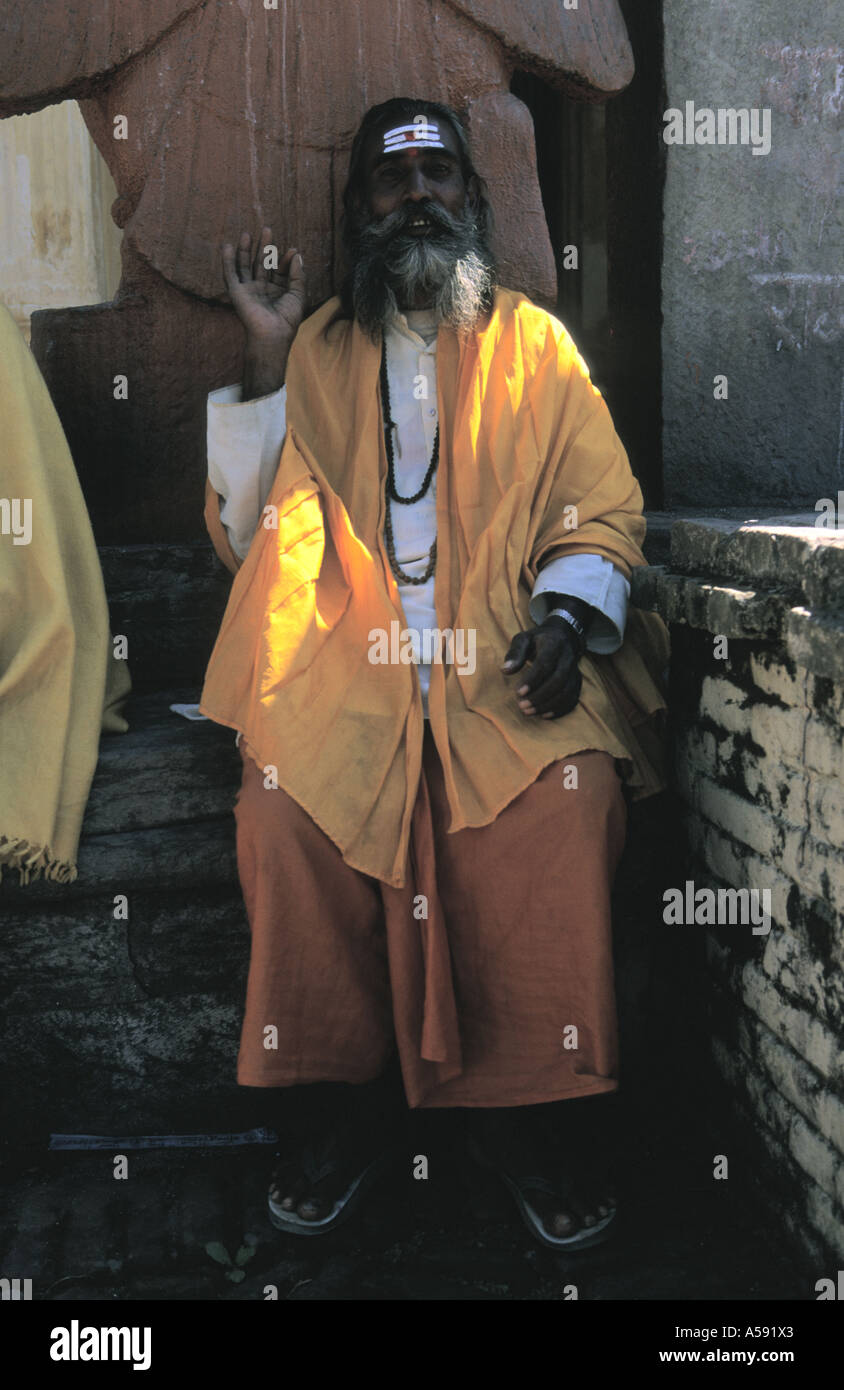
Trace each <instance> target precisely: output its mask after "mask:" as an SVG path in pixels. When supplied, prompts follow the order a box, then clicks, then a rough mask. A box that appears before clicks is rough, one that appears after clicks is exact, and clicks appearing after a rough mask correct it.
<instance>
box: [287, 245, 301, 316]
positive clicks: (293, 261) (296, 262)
mask: <svg viewBox="0 0 844 1390" xmlns="http://www.w3.org/2000/svg"><path fill="white" fill-rule="evenodd" d="M288 267H289V269H288ZM282 268H283V269H287V271H288V275H289V277H290V285H289V288H290V293H291V294H295V295H297V296H298V297H299V298H300V299H301V301H302V303H303V304H304V303H305V262H304V260H303V259H302V253H301V251H298V250H297V249H296V247H295V246H294V247H293V248H292V249H291V250H290V251H288V252H287V255H286V256H285V258H284V261H283V263H282Z"/></svg>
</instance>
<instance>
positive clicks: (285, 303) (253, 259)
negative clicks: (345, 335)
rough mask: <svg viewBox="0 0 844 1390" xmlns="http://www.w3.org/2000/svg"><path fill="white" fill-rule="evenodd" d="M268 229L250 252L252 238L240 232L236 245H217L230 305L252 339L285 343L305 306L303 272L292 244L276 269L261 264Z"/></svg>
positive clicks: (269, 239)
mask: <svg viewBox="0 0 844 1390" xmlns="http://www.w3.org/2000/svg"><path fill="white" fill-rule="evenodd" d="M272 244H273V243H272V231H271V229H270V228H269V227H263V228H262V230H261V235H260V237H258V238H257V241H256V245H255V251H254V255H253V251H252V237H251V235H250V234H249V232H242V233H241V237H240V241H239V243H238V245H237V248H236V249H235V247H233V246H232V245H231V244H230V243H229V242H226V243H225V245H224V246H223V247H222V248H221V255H222V260H223V276H224V278H225V281H226V289H227V290H228V292H229V298H230V299H231V302H232V306H233V307H234V310H235V312H236V313H237V316H238V318H239V319H240V321H241V323H242V324H243V326H244V328H245V329H246V333H247V336H248V337H249V338H250V339H251V340H252V341H253V342H256V343H257V342H261V343H265V344H267V345H268V346H270V345H282V344H285V343H287V344H289V343H290V342H292V340H293V338H294V337H295V336H296V330H297V329H298V327H299V324H300V323H301V322H302V315H303V313H304V309H305V272H304V267H303V264H302V257H301V255H300V253H299V252H298V251H297V249H296V247H291V248H290V249H289V250H288V251H287V252H286V253H285V255H284V258H283V260H282V261H281V262H280V263H279V266H278V268H277V269H276V270H268V269H267V268H266V266H265V259H266V256H265V252H266V248H267V246H271V245H272Z"/></svg>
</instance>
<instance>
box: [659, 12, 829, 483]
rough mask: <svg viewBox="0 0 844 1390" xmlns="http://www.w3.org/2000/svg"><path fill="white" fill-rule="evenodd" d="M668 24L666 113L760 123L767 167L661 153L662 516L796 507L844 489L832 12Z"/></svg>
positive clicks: (711, 148) (701, 154)
mask: <svg viewBox="0 0 844 1390" xmlns="http://www.w3.org/2000/svg"><path fill="white" fill-rule="evenodd" d="M664 24H665V70H666V84H667V99H666V106H667V107H679V108H683V107H684V104H685V102H686V101H693V102H694V103H695V106H696V108H697V109H700V108H703V107H710V108H713V109H717V108H718V107H733V108H740V107H747V108H753V107H757V108H769V109H770V111H771V150H770V153H769V154H766V155H754V154H753V153H752V150H751V147H750V146H749V145H745V146H742V145H737V146H730V145H697V144H695V145H669V146H667V161H668V163H667V181H666V194H665V222H664V271H663V305H664V331H663V359H664V365H663V381H664V457H665V501H666V505H668V506H673V507H676V506H685V505H694V506H706V507H713V506H734V505H741V504H743V503H747V505H748V506H749V507H752V508H755V507H761V506H764V505H765V504H770V503H777V502H781V501H782V502H791V503H794V502H809V501H812V500H813V499H815V498H817V497H819V496H823V495H829V494H830V492H832V491H834V488H835V486H836V485H837V486H840V485H841V478H842V472H844V469H843V468H842V458H841V439H840V433H841V411H842V409H844V405H842V386H844V381H843V380H842V371H841V348H842V341H844V320H842V303H841V297H842V281H844V276H842V274H841V270H842V246H844V238H842V224H841V212H840V206H839V208H838V210H837V211H836V206H835V200H836V197H837V196H839V193H840V181H841V157H840V140H841V122H842V107H844V85H843V84H844V54H842V49H841V10H840V5H839V4H838V3H836V0H815V3H813V4H811V5H806V4H801V5H795V4H791V3H788V0H730V3H725V0H665V4H664ZM716 374H725V375H726V376H727V378H728V390H729V395H728V399H727V400H715V399H714V397H713V390H714V387H713V378H714V376H715V375H716Z"/></svg>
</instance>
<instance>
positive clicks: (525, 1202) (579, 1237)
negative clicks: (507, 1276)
mask: <svg viewBox="0 0 844 1390" xmlns="http://www.w3.org/2000/svg"><path fill="white" fill-rule="evenodd" d="M468 1147H469V1152H470V1154H471V1156H472V1157H473V1158H474V1160H475V1162H476V1163H478V1164H480V1166H481V1167H482V1168H486V1169H488V1170H489V1171H490V1172H493V1173H495V1174H497V1176H498V1177H499V1178H500V1179H501V1181H502V1182H503V1183H504V1184H505V1185H506V1187H507V1188H508V1189H509V1191H510V1193H511V1195H512V1196H513V1198H514V1200H515V1203H516V1206H517V1208H518V1211H519V1215H520V1216H521V1218H522V1220H523V1222H524V1224H525V1226H526V1227H527V1229H528V1230H529V1231H530V1233H531V1235H532V1236H534V1237H535V1239H536V1240H538V1241H541V1243H542V1244H543V1245H545V1246H547V1247H548V1248H549V1249H550V1250H558V1251H572V1250H588V1249H590V1248H591V1247H592V1246H595V1245H602V1244H603V1243H604V1242H605V1241H607V1240H609V1238H610V1236H611V1235H612V1230H611V1229H610V1228H611V1227H612V1224H613V1222H614V1221H615V1219H616V1209H615V1207H613V1209H612V1210H611V1211H610V1213H609V1215H608V1216H604V1217H602V1218H601V1219H600V1220H599V1221H597V1222H596V1223H595V1224H594V1225H593V1226H582V1227H581V1228H580V1230H578V1231H575V1232H573V1234H572V1235H570V1236H554V1235H551V1233H550V1232H549V1231H548V1229H547V1228H546V1226H545V1224H544V1222H543V1220H542V1217H541V1216H540V1214H539V1212H538V1211H537V1210H536V1208H535V1207H534V1206H532V1205H531V1202H530V1200H529V1197H530V1194H531V1193H534V1192H536V1193H539V1194H540V1195H541V1196H543V1197H557V1198H561V1199H562V1200H563V1201H565V1200H566V1199H567V1198H569V1197H571V1195H572V1192H573V1189H574V1181H573V1180H572V1178H571V1176H570V1175H566V1174H564V1173H561V1175H560V1178H559V1179H558V1180H557V1181H556V1182H552V1181H551V1179H550V1178H547V1177H541V1176H540V1175H539V1174H534V1173H531V1172H529V1171H523V1170H522V1165H521V1163H519V1162H518V1160H516V1161H508V1160H502V1159H494V1158H491V1157H490V1156H489V1154H488V1153H487V1152H486V1151H485V1150H484V1149H483V1148H482V1147H481V1145H480V1144H479V1143H478V1141H477V1140H476V1139H475V1138H474V1137H472V1136H470V1137H469V1140H468Z"/></svg>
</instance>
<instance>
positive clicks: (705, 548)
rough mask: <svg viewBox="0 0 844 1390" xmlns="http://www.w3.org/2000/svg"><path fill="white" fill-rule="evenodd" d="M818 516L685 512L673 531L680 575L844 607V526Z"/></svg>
mask: <svg viewBox="0 0 844 1390" xmlns="http://www.w3.org/2000/svg"><path fill="white" fill-rule="evenodd" d="M814 521H815V514H814V513H795V514H793V515H790V516H776V517H768V518H767V519H765V520H762V521H760V520H749V521H743V522H742V521H738V520H734V519H728V518H724V517H679V518H678V519H677V520H676V521H675V523H674V525H673V527H672V530H671V566H672V569H673V570H676V571H678V572H679V573H680V574H692V575H694V574H704V575H706V576H707V577H710V578H720V579H731V580H735V581H737V582H738V583H740V584H741V583H751V584H753V585H754V586H763V587H766V586H773V587H777V588H779V589H785V590H790V591H792V592H794V593H795V594H800V595H802V596H803V597H804V598H805V601H806V603H807V605H808V606H809V607H810V608H813V609H814V608H835V607H844V527H839V528H838V529H836V530H832V529H830V528H827V527H819V526H815V525H814Z"/></svg>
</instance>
